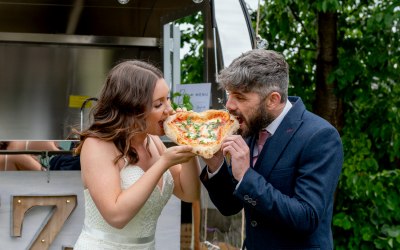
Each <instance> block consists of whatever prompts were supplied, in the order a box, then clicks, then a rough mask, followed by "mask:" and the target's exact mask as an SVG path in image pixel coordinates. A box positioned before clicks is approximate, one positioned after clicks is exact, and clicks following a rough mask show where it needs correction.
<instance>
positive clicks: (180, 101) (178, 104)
mask: <svg viewBox="0 0 400 250" xmlns="http://www.w3.org/2000/svg"><path fill="white" fill-rule="evenodd" d="M171 105H172V108H173V109H177V108H186V109H187V110H192V109H193V105H192V103H191V102H190V95H188V94H182V93H180V92H175V93H173V95H172V101H171Z"/></svg>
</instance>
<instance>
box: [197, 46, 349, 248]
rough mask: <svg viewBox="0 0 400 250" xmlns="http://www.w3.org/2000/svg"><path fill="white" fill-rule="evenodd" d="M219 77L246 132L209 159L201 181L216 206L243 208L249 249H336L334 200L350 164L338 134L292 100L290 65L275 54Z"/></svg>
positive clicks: (261, 54) (255, 56) (246, 60)
mask: <svg viewBox="0 0 400 250" xmlns="http://www.w3.org/2000/svg"><path fill="white" fill-rule="evenodd" d="M218 79H219V83H220V85H221V86H222V87H223V88H224V89H225V90H226V91H227V93H228V99H227V103H226V108H227V109H228V110H229V112H230V113H231V114H233V115H235V116H236V117H237V118H238V120H239V122H240V129H239V134H240V135H232V136H229V137H227V138H226V139H225V140H224V141H223V144H222V147H221V151H220V152H218V153H216V154H215V155H214V157H213V158H211V159H204V161H205V162H206V164H207V166H206V167H205V168H204V169H203V171H202V173H201V175H200V178H201V181H202V182H203V184H204V186H205V187H206V189H207V190H208V192H209V195H210V198H211V200H212V202H213V203H214V204H215V206H216V207H217V208H218V210H219V211H220V212H221V213H222V214H223V215H225V216H228V215H233V214H236V213H238V212H240V211H241V210H242V209H244V211H245V216H246V240H245V242H244V248H245V249H248V250H255V249H263V250H265V249H323V250H328V249H329V250H331V249H333V239H332V230H331V222H332V211H333V200H334V192H335V189H336V186H337V183H338V180H339V175H340V172H341V169H342V164H343V148H342V143H341V139H340V136H339V133H338V132H337V130H336V129H335V128H334V127H333V126H332V125H331V124H329V123H328V122H327V121H325V120H324V119H322V118H321V117H319V116H317V115H315V114H313V113H311V112H309V111H307V110H306V108H305V106H304V104H303V102H302V100H301V99H300V98H299V97H288V84H289V67H288V64H287V63H286V61H285V60H284V58H283V56H282V55H280V54H279V53H277V52H275V51H270V50H269V51H268V50H251V51H248V52H246V53H244V54H242V55H241V56H239V57H238V58H237V59H235V60H234V61H233V62H232V64H231V65H230V66H229V67H228V68H226V69H224V70H222V71H221V73H220V75H219V77H218ZM261 137H264V139H266V141H265V142H262V140H261V139H262V138H261ZM258 144H260V148H259V147H258V146H257V145H258ZM228 153H229V154H230V156H231V164H230V165H228V164H227V161H225V160H224V155H225V156H226V155H227V154H228Z"/></svg>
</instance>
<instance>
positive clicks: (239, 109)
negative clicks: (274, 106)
mask: <svg viewBox="0 0 400 250" xmlns="http://www.w3.org/2000/svg"><path fill="white" fill-rule="evenodd" d="M267 98H268V96H267ZM226 108H227V109H228V110H229V112H230V113H231V114H232V115H234V116H236V117H237V118H238V120H239V124H240V128H239V131H238V132H239V134H240V135H242V136H243V137H244V138H246V137H248V136H251V135H255V134H257V133H258V132H259V131H260V130H261V129H263V128H265V127H267V126H268V125H269V124H270V123H271V122H272V121H273V120H274V117H273V116H272V114H270V113H269V112H268V110H267V108H266V104H265V99H261V98H260V96H259V95H258V93H255V92H247V93H244V92H241V91H230V92H229V95H228V101H227V102H226Z"/></svg>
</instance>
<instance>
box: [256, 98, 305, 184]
mask: <svg viewBox="0 0 400 250" xmlns="http://www.w3.org/2000/svg"><path fill="white" fill-rule="evenodd" d="M304 111H305V106H304V104H303V102H302V101H301V99H296V100H295V103H294V104H293V107H292V108H291V109H290V110H289V112H288V113H287V114H286V116H285V118H284V119H283V120H282V122H281V124H280V125H279V127H278V129H277V130H276V131H275V133H274V135H273V136H271V137H270V138H268V139H267V141H266V143H265V145H264V147H263V149H262V151H261V154H260V156H259V158H258V160H257V162H256V165H255V166H254V168H255V169H256V170H257V171H259V172H262V175H263V176H265V177H266V176H268V175H269V173H270V172H271V170H272V169H273V167H274V166H275V164H276V163H277V161H278V160H279V158H280V156H281V154H282V152H283V151H284V150H285V148H286V146H287V144H288V143H289V142H290V140H291V139H292V137H293V135H294V134H295V133H296V131H297V130H298V128H299V127H300V126H301V124H302V123H303V121H302V120H301V117H302V114H303V113H304Z"/></svg>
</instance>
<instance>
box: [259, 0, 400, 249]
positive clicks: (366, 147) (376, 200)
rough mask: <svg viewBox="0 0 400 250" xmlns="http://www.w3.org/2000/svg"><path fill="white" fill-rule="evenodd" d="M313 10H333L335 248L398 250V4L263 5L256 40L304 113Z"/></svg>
mask: <svg viewBox="0 0 400 250" xmlns="http://www.w3.org/2000/svg"><path fill="white" fill-rule="evenodd" d="M339 3H340V4H339ZM318 11H321V12H326V11H332V12H337V13H338V22H337V23H338V30H337V34H338V40H337V42H338V58H339V62H338V66H337V68H336V69H335V70H334V72H333V74H331V76H330V78H329V81H331V82H333V81H336V82H337V83H338V89H337V91H336V93H337V94H338V96H339V97H340V98H341V99H342V100H343V103H344V112H345V121H344V128H343V131H342V141H343V146H344V152H345V162H344V166H343V171H342V175H341V179H340V182H339V186H338V190H337V195H336V200H335V211H334V219H333V233H334V240H335V249H343V250H345V249H346V250H348V249H357V250H358V249H400V211H399V209H398V208H399V207H400V191H399V190H400V188H399V187H400V150H399V149H400V112H399V107H400V97H399V96H400V84H399V80H400V2H399V1H391V0H387V1H378V0H369V1H356V0H349V1H340V2H339V1H337V0H316V1H300V0H283V1H277V0H265V1H264V5H263V6H262V8H261V17H260V20H262V22H261V23H260V24H259V27H260V35H261V36H262V37H263V38H265V39H267V40H268V42H269V44H270V46H269V49H274V50H277V51H280V52H282V53H283V54H284V55H285V56H286V58H287V60H288V63H289V65H291V72H290V75H291V83H290V89H289V94H291V95H298V96H301V97H302V99H303V100H304V102H305V103H306V105H307V107H308V108H310V107H311V104H312V102H313V100H314V99H315V80H316V79H315V70H316V57H317V55H316V46H317V43H316V41H317V32H318V27H317V25H316V23H317V20H316V17H317V14H318ZM252 20H254V21H255V20H256V13H253V14H252ZM254 21H253V22H254ZM254 27H255V25H254ZM320 28H321V29H323V28H324V27H320Z"/></svg>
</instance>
